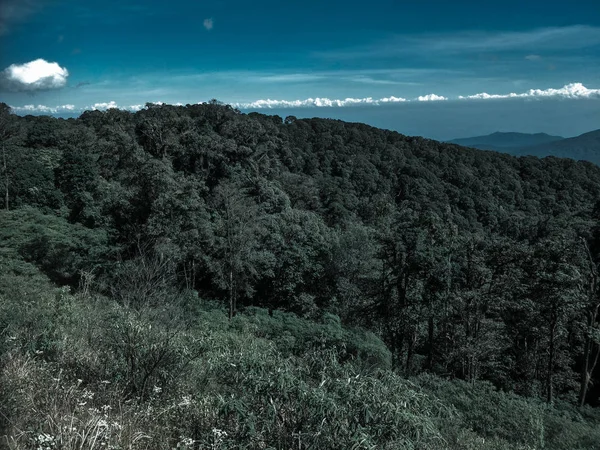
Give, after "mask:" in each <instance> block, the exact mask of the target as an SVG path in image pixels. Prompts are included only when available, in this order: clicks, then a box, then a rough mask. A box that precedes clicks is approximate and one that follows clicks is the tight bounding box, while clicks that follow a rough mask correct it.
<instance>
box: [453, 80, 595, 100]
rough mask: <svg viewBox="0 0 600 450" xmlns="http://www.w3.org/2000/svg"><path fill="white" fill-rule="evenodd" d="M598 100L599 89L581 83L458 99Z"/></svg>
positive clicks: (483, 94)
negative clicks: (555, 87) (557, 87)
mask: <svg viewBox="0 0 600 450" xmlns="http://www.w3.org/2000/svg"><path fill="white" fill-rule="evenodd" d="M548 97H555V98H567V99H577V98H600V89H588V88H586V87H585V86H584V85H583V84H581V83H571V84H567V85H565V86H563V87H562V88H560V89H553V88H549V89H530V90H528V91H527V92H522V93H520V94H517V93H514V92H511V93H509V94H488V93H487V92H482V93H479V94H474V95H467V96H464V97H463V96H460V97H459V99H474V100H491V99H502V98H548Z"/></svg>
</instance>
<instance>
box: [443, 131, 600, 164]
mask: <svg viewBox="0 0 600 450" xmlns="http://www.w3.org/2000/svg"><path fill="white" fill-rule="evenodd" d="M447 142H448V143H451V144H457V145H462V146H464V147H472V148H476V149H479V150H493V151H497V152H502V153H508V154H511V155H514V156H527V155H531V156H537V157H539V158H543V157H546V156H555V157H557V158H570V159H574V160H578V161H580V160H583V161H590V162H593V163H594V164H597V165H600V130H595V131H590V132H588V133H584V134H582V135H580V136H576V137H572V138H563V137H561V136H551V135H549V134H546V133H535V134H528V133H514V132H508V133H505V132H496V133H492V134H489V135H486V136H476V137H471V138H461V139H453V140H451V141H447Z"/></svg>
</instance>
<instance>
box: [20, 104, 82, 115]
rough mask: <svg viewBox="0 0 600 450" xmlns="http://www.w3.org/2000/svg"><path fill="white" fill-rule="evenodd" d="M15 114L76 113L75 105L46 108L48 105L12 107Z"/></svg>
mask: <svg viewBox="0 0 600 450" xmlns="http://www.w3.org/2000/svg"><path fill="white" fill-rule="evenodd" d="M10 109H12V110H13V111H14V112H17V113H48V114H56V113H59V112H66V111H75V105H59V106H46V105H24V106H11V107H10Z"/></svg>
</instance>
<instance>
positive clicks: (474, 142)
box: [447, 131, 564, 154]
mask: <svg viewBox="0 0 600 450" xmlns="http://www.w3.org/2000/svg"><path fill="white" fill-rule="evenodd" d="M563 139H564V137H562V136H551V135H549V134H546V133H535V134H529V133H516V132H501V131H497V132H495V133H492V134H488V135H485V136H475V137H470V138H461V139H453V140H451V141H447V142H448V143H450V144H458V145H462V146H464V147H473V148H477V149H479V150H496V151H505V152H506V153H511V154H512V152H511V151H510V150H511V149H520V148H523V147H531V146H535V145H542V144H548V143H550V142H556V141H561V140H563Z"/></svg>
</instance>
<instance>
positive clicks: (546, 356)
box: [0, 101, 600, 448]
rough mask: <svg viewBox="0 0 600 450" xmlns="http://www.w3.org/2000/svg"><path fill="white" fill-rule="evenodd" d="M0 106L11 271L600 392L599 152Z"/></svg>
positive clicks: (522, 385)
mask: <svg viewBox="0 0 600 450" xmlns="http://www.w3.org/2000/svg"><path fill="white" fill-rule="evenodd" d="M0 115H1V117H0V142H1V148H0V151H2V155H1V157H2V160H1V162H2V171H1V179H2V191H3V192H2V194H3V195H2V199H3V202H2V209H3V212H2V213H1V214H2V215H1V216H0V250H1V251H2V253H1V254H0V263H1V264H3V266H4V267H5V268H8V267H10V268H11V270H13V271H15V273H19V274H21V275H22V274H23V273H25V272H26V269H24V267H30V266H31V267H34V266H35V267H36V270H39V271H41V273H42V274H44V276H45V277H47V278H48V279H49V280H51V281H52V282H54V283H57V284H58V285H60V286H68V287H70V288H71V289H73V291H74V292H88V290H92V291H94V292H96V293H98V295H102V296H105V297H107V298H113V299H115V300H116V301H117V303H118V304H119V305H122V306H123V307H126V308H132V309H133V310H140V309H142V308H151V309H152V308H155V309H160V308H165V307H167V306H168V305H165V303H168V301H167V300H165V299H168V298H175V297H177V295H180V294H177V293H178V292H179V293H181V292H187V293H190V292H193V293H194V295H195V296H197V297H199V298H200V299H205V300H213V301H216V302H217V303H219V304H222V305H226V307H227V310H228V314H229V319H230V320H233V321H235V319H236V317H235V316H236V313H237V312H238V311H241V310H247V311H251V310H252V308H254V307H261V308H266V309H268V311H269V313H270V316H267V317H271V316H273V317H276V316H277V315H278V314H283V313H295V314H296V315H297V316H300V317H302V318H305V319H311V320H317V321H318V320H324V319H322V318H323V317H324V314H325V315H327V317H329V319H327V320H337V319H336V318H340V319H341V323H342V324H343V325H344V326H348V327H360V328H356V329H357V330H358V329H368V330H370V331H371V332H373V333H374V334H375V335H377V336H378V337H379V338H381V339H382V340H383V342H384V343H385V345H386V347H387V349H386V350H385V352H388V351H389V361H388V362H385V363H383V362H381V361H387V360H386V357H383V356H382V357H377V358H376V360H377V361H379V362H377V365H379V366H386V367H387V366H389V367H391V369H393V370H394V371H395V372H396V373H398V374H402V375H403V376H407V377H410V376H416V375H418V374H422V373H424V372H428V373H430V374H435V375H438V376H440V377H443V378H449V379H461V380H465V381H467V382H470V383H476V382H479V381H481V380H485V381H488V382H490V383H492V384H493V385H494V386H495V387H496V388H498V389H501V390H503V391H511V392H514V393H517V394H521V395H523V396H527V397H534V398H540V399H543V400H544V401H547V402H553V401H555V400H565V401H567V402H571V403H573V404H577V405H582V406H583V405H585V404H589V405H592V406H598V405H599V404H600V401H599V396H600V366H599V365H598V359H599V353H600V319H599V316H598V309H599V306H600V285H599V279H598V264H599V262H600V228H598V220H599V219H600V209H599V208H598V207H597V202H598V200H599V199H600V167H598V166H596V165H594V164H591V163H586V162H575V161H572V160H567V159H558V158H554V157H549V158H545V159H538V158H535V157H521V158H516V157H512V156H509V155H506V154H500V153H494V152H484V151H478V150H474V149H468V148H464V147H460V146H458V145H453V144H444V143H440V142H436V141H432V140H428V139H423V138H420V137H408V136H404V135H402V134H399V133H397V132H392V131H386V130H380V129H375V128H372V127H369V126H367V125H363V124H351V123H344V122H341V121H337V120H326V119H302V120H300V119H296V118H295V117H286V118H285V119H282V118H281V117H278V116H268V115H263V114H258V113H251V114H247V115H246V114H241V113H240V112H239V111H237V110H235V109H233V108H231V107H229V106H226V105H222V104H219V103H218V102H216V101H212V102H209V103H205V104H199V105H187V106H180V107H176V106H169V105H162V106H158V105H153V104H148V105H147V106H146V108H145V109H143V110H141V111H139V112H137V113H135V114H134V113H130V112H127V111H121V110H116V109H110V110H108V111H105V112H102V111H86V112H85V113H83V114H82V115H81V117H79V118H77V119H68V120H63V119H56V118H51V117H44V116H41V117H33V116H26V117H18V116H15V115H12V114H10V111H9V108H8V107H7V106H6V105H3V106H2V108H1V110H0ZM27 270H30V269H27ZM21 275H20V276H21ZM186 295H188V294H186ZM144 310H145V309H144ZM286 317H287V316H286ZM290 317H291V316H290ZM264 320H268V319H267V318H265V319H264ZM298 320H299V319H298ZM325 323H328V322H325ZM352 329H354V328H352ZM373 339H374V338H373ZM353 340H354V338H352V339H350V338H349V340H348V342H347V343H344V346H345V348H346V347H347V353H346V356H344V358H349V359H352V358H359V359H360V358H361V355H364V354H366V353H364V352H363V351H362V350H361V348H360V346H356V345H354V346H353V344H352V342H353ZM381 352H383V350H381ZM385 352H384V353H385ZM381 354H383V353H381ZM367 359H368V358H367ZM130 381H131V383H130V384H128V388H127V389H128V390H129V391H128V392H130V393H131V394H132V395H134V394H135V395H138V396H142V397H143V396H147V395H149V391H148V389H150V387H149V386H150V385H149V384H147V383H145V382H144V383H142V382H140V381H139V380H137V379H136V378H131V380H130ZM486 395H487V394H486ZM431 448H433V447H431ZM590 448H591V447H590Z"/></svg>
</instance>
